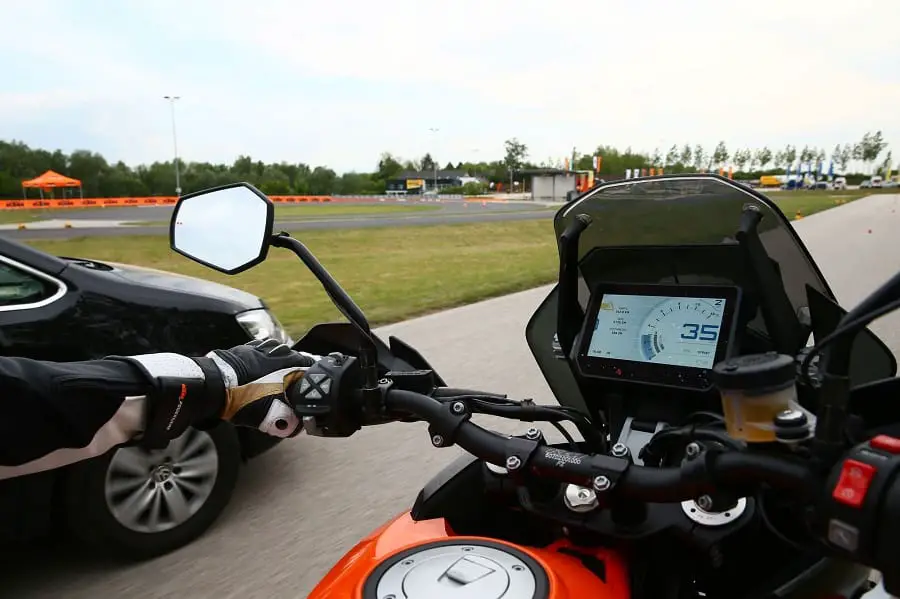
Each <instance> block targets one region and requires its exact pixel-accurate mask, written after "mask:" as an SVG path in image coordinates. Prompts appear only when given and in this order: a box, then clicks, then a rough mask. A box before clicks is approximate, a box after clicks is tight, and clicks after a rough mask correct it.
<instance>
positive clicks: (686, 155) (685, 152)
mask: <svg viewBox="0 0 900 599" xmlns="http://www.w3.org/2000/svg"><path fill="white" fill-rule="evenodd" d="M678 162H680V163H681V164H683V165H684V166H690V165H692V164H694V152H693V150H691V146H690V144H684V147H683V148H681V156H679V158H678Z"/></svg>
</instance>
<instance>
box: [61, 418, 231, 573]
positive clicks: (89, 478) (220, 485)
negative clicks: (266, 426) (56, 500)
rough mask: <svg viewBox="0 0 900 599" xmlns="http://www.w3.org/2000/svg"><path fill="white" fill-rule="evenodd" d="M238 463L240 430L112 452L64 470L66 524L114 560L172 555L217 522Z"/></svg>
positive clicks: (190, 434) (192, 433)
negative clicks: (154, 447)
mask: <svg viewBox="0 0 900 599" xmlns="http://www.w3.org/2000/svg"><path fill="white" fill-rule="evenodd" d="M167 458H168V459H167ZM241 462H242V460H241V445H240V442H239V440H238V434H237V431H235V429H234V427H233V426H231V425H230V424H225V423H219V424H218V425H217V426H215V427H214V428H212V429H209V430H206V431H200V430H197V429H193V428H190V429H188V430H187V431H186V432H185V434H184V435H182V436H181V437H179V438H177V439H175V440H173V441H172V442H171V443H170V444H169V446H168V447H167V448H166V449H163V450H159V451H153V452H148V451H145V450H143V449H141V448H139V447H122V448H119V449H116V450H113V451H110V452H108V453H106V454H104V455H103V456H100V457H98V458H95V459H93V460H88V461H86V462H81V463H78V464H74V465H73V466H71V467H69V468H68V469H67V472H66V473H65V481H64V485H65V486H64V495H63V502H64V513H65V518H66V522H67V524H68V527H69V530H70V531H71V532H72V533H73V534H74V536H75V537H76V538H77V539H78V540H80V541H82V542H85V543H87V544H88V545H90V546H92V547H93V548H95V549H98V550H99V551H101V552H103V553H105V554H109V555H111V556H114V557H116V558H120V559H125V560H132V561H133V560H145V559H150V558H153V557H157V556H160V555H163V554H166V553H170V552H171V551H174V550H175V549H178V548H179V547H182V546H184V545H187V544H188V543H191V542H192V541H194V540H195V539H197V538H198V537H199V536H200V535H202V534H203V533H204V532H205V531H206V530H207V529H208V528H209V527H210V526H211V525H212V524H213V522H215V521H216V519H217V518H218V517H219V515H220V514H221V513H222V511H223V510H224V509H225V506H227V505H228V502H229V500H230V499H231V495H232V492H233V491H234V487H235V484H236V482H237V478H238V471H239V469H240V466H241ZM142 469H143V470H146V472H145V473H143V476H142V474H141V470H142ZM186 471H187V472H186ZM142 480H143V482H141V481H142ZM179 498H181V499H183V500H184V501H179ZM129 501H130V502H131V503H129Z"/></svg>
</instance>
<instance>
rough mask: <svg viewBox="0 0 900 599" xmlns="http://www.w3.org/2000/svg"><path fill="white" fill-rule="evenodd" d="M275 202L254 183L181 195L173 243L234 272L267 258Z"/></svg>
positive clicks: (171, 237) (172, 228)
mask: <svg viewBox="0 0 900 599" xmlns="http://www.w3.org/2000/svg"><path fill="white" fill-rule="evenodd" d="M274 221H275V205H274V204H273V203H272V200H270V199H269V198H268V197H266V195H265V194H264V193H262V192H261V191H259V190H258V189H256V188H255V187H253V186H252V185H250V184H249V183H232V184H229V185H223V186H220V187H214V188H212V189H206V190H203V191H198V192H196V193H190V194H187V195H184V196H182V197H181V198H180V199H179V200H178V203H177V204H175V211H174V212H173V213H172V221H171V222H170V224H169V242H170V246H171V248H172V249H173V250H174V251H176V252H178V253H179V254H181V255H182V256H184V257H186V258H190V259H191V260H193V261H194V262H198V263H200V264H202V265H204V266H207V267H209V268H212V269H214V270H217V271H219V272H222V273H225V274H227V275H234V274H237V273H240V272H243V271H245V270H247V269H249V268H252V267H254V266H256V265H257V264H259V263H260V262H262V261H263V260H265V259H266V256H267V255H268V253H269V243H270V240H271V238H272V229H273V227H274Z"/></svg>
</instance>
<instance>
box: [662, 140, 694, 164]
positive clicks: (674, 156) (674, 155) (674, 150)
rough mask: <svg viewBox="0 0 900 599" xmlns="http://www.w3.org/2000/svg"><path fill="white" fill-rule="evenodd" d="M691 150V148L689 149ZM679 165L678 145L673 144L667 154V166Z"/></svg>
mask: <svg viewBox="0 0 900 599" xmlns="http://www.w3.org/2000/svg"><path fill="white" fill-rule="evenodd" d="M688 149H689V150H690V148H688ZM676 164H678V144H673V145H672V147H671V148H669V151H668V152H666V164H665V165H666V166H675V165H676Z"/></svg>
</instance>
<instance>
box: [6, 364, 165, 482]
mask: <svg viewBox="0 0 900 599" xmlns="http://www.w3.org/2000/svg"><path fill="white" fill-rule="evenodd" d="M152 390H153V387H152V383H151V381H149V380H148V379H147V377H146V376H145V375H144V374H143V373H141V371H140V370H139V369H138V368H137V367H136V366H134V365H132V364H130V363H128V362H124V361H119V360H91V361H88V362H64V363H56V362H43V361H38V360H29V359H26V358H5V357H0V479H4V478H11V477H15V476H22V475H25V474H30V473H32V472H38V471H42V470H49V469H52V468H58V467H60V466H64V465H66V464H71V463H73V462H77V461H80V460H85V459H88V458H91V457H95V456H98V455H102V454H103V453H106V452H107V451H108V450H109V449H111V448H113V447H115V446H116V445H120V444H122V443H125V442H127V441H129V440H130V439H132V438H133V437H135V436H136V435H138V434H139V433H140V432H141V431H142V429H143V421H144V403H145V401H146V394H148V393H151V392H152Z"/></svg>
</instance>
